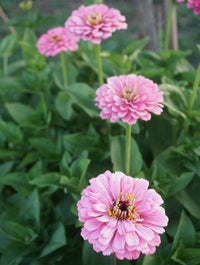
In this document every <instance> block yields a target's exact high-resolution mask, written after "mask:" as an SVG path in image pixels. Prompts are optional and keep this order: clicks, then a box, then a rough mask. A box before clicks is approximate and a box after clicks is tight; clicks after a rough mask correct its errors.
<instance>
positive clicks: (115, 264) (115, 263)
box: [111, 253, 117, 265]
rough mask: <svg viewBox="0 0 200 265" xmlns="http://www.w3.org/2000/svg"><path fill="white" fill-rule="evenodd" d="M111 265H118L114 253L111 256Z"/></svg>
mask: <svg viewBox="0 0 200 265" xmlns="http://www.w3.org/2000/svg"><path fill="white" fill-rule="evenodd" d="M111 265H117V259H116V256H115V254H114V253H113V254H112V255H111Z"/></svg>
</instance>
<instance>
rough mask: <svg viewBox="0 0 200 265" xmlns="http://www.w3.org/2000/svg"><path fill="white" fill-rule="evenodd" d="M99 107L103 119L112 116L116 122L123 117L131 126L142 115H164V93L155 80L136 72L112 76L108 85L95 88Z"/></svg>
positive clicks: (149, 116) (111, 119) (146, 117)
mask: <svg viewBox="0 0 200 265" xmlns="http://www.w3.org/2000/svg"><path fill="white" fill-rule="evenodd" d="M96 95H97V97H96V98H95V101H97V103H96V106H98V107H99V108H100V109H101V110H102V111H101V113H100V117H101V118H102V119H108V118H110V121H111V122H116V121H117V120H119V119H120V118H121V119H122V121H123V122H125V123H128V124H129V125H132V124H135V123H136V122H137V120H138V119H139V118H140V119H142V120H145V121H148V120H150V119H151V114H150V113H149V112H152V113H154V114H157V115H159V114H161V112H162V108H163V105H162V104H161V102H162V101H163V92H160V91H159V89H158V85H157V84H155V83H154V82H153V81H152V80H150V79H147V78H145V77H143V76H137V75H135V74H130V75H120V76H113V77H110V78H108V79H107V84H104V85H102V86H101V87H100V88H98V89H97V90H96Z"/></svg>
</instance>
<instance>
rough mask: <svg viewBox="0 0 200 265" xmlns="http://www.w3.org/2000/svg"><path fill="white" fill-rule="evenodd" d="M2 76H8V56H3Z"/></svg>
mask: <svg viewBox="0 0 200 265" xmlns="http://www.w3.org/2000/svg"><path fill="white" fill-rule="evenodd" d="M3 74H4V76H7V75H8V56H7V55H4V56H3Z"/></svg>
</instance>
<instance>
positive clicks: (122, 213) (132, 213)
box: [107, 192, 140, 220]
mask: <svg viewBox="0 0 200 265" xmlns="http://www.w3.org/2000/svg"><path fill="white" fill-rule="evenodd" d="M107 211H108V212H107V214H108V215H109V216H110V217H111V218H117V219H118V220H126V219H128V220H134V219H136V218H138V217H139V218H140V216H139V214H138V213H137V210H135V196H134V195H133V194H132V193H129V194H128V193H126V194H125V196H123V195H122V193H121V192H120V194H119V195H118V199H117V200H115V201H113V206H112V209H110V207H108V208H107Z"/></svg>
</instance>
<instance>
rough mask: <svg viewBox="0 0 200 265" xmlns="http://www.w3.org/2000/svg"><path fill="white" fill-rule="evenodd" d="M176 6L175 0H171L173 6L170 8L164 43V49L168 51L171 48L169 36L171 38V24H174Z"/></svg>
mask: <svg viewBox="0 0 200 265" xmlns="http://www.w3.org/2000/svg"><path fill="white" fill-rule="evenodd" d="M174 7H175V1H174V0H171V6H170V10H169V16H168V20H167V28H166V33H165V43H164V50H165V51H167V50H168V48H169V38H170V32H171V26H172V16H173V11H174Z"/></svg>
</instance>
